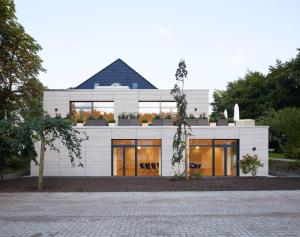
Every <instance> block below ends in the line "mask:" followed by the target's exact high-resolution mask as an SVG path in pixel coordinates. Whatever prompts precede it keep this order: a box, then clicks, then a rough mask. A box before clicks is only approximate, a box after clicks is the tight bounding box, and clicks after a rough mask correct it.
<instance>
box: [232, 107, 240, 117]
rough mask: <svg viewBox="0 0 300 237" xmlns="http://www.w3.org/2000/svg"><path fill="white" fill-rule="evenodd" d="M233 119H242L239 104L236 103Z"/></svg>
mask: <svg viewBox="0 0 300 237" xmlns="http://www.w3.org/2000/svg"><path fill="white" fill-rule="evenodd" d="M233 120H234V121H238V120H240V109H239V105H238V104H235V105H234V115H233Z"/></svg>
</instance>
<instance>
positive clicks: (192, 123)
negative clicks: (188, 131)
mask: <svg viewBox="0 0 300 237" xmlns="http://www.w3.org/2000/svg"><path fill="white" fill-rule="evenodd" d="M188 124H189V126H198V119H197V118H196V117H195V116H194V115H193V114H190V115H189V118H188Z"/></svg>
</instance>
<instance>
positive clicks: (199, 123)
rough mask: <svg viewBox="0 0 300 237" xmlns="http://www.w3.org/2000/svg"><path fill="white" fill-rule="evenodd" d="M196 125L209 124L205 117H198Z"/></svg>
mask: <svg viewBox="0 0 300 237" xmlns="http://www.w3.org/2000/svg"><path fill="white" fill-rule="evenodd" d="M198 126H209V122H208V120H207V119H198Z"/></svg>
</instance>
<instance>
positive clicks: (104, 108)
mask: <svg viewBox="0 0 300 237" xmlns="http://www.w3.org/2000/svg"><path fill="white" fill-rule="evenodd" d="M71 115H72V117H73V119H74V121H77V119H78V118H82V119H83V121H84V122H86V120H87V118H88V117H89V116H90V115H93V116H94V117H95V118H98V117H99V116H102V117H104V118H105V119H106V120H108V119H110V118H114V102H107V101H104V102H91V101H87V102H80V101H78V102H77V101H74V102H71Z"/></svg>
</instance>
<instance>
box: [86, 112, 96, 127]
mask: <svg viewBox="0 0 300 237" xmlns="http://www.w3.org/2000/svg"><path fill="white" fill-rule="evenodd" d="M85 126H95V118H94V116H93V115H91V114H90V115H89V117H88V119H87V121H86V123H85Z"/></svg>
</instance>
